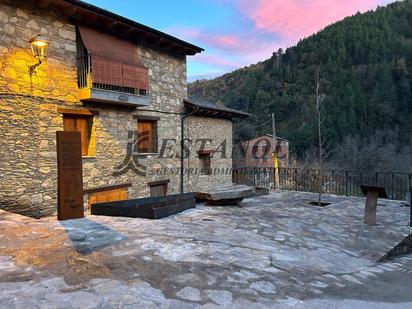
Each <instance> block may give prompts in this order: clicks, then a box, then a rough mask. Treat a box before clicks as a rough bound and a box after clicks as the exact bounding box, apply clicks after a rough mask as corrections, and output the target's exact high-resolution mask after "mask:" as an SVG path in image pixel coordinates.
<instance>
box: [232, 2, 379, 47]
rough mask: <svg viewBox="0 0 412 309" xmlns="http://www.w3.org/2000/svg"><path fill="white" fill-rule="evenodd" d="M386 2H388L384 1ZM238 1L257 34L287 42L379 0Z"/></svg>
mask: <svg viewBox="0 0 412 309" xmlns="http://www.w3.org/2000/svg"><path fill="white" fill-rule="evenodd" d="M386 2H387V1H386ZM250 3H251V2H250V1H247V0H241V1H240V4H239V8H240V10H241V11H243V12H244V13H246V14H248V15H249V17H250V19H251V20H252V21H253V23H254V25H255V29H256V30H258V31H263V32H268V33H276V34H278V35H280V36H281V37H282V38H284V39H286V40H289V41H297V40H298V39H299V38H303V37H307V36H309V35H311V34H313V33H315V32H317V31H319V30H321V29H322V28H324V27H325V26H327V25H329V24H332V23H334V22H336V21H338V20H340V19H342V18H344V17H346V16H349V15H353V14H355V13H356V12H358V11H360V12H364V11H367V10H370V9H373V8H374V7H376V6H377V5H378V4H380V3H382V1H379V0H361V1H360V0H258V1H256V2H255V4H254V5H250Z"/></svg>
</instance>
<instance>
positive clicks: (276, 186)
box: [273, 152, 280, 191]
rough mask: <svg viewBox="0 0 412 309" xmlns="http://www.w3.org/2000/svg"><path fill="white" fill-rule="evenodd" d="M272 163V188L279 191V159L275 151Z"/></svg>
mask: <svg viewBox="0 0 412 309" xmlns="http://www.w3.org/2000/svg"><path fill="white" fill-rule="evenodd" d="M273 165H274V173H273V177H274V180H273V181H274V189H275V191H279V189H280V184H279V160H278V156H277V153H276V152H273Z"/></svg>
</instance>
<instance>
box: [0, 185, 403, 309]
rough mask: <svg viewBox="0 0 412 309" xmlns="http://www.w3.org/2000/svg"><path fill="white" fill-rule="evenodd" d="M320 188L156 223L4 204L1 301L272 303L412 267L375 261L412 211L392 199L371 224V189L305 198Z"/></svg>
mask: <svg viewBox="0 0 412 309" xmlns="http://www.w3.org/2000/svg"><path fill="white" fill-rule="evenodd" d="M312 198H313V195H310V194H305V193H295V192H280V193H275V194H271V195H270V196H266V197H259V198H253V199H247V200H245V201H244V202H243V203H242V207H236V208H223V207H215V208H212V207H204V206H201V207H197V208H195V209H193V210H191V211H189V212H186V213H183V214H180V215H178V216H172V217H169V218H165V219H163V220H158V221H151V220H144V219H132V218H110V217H95V216H88V217H87V218H85V219H81V220H70V221H69V222H57V221H56V220H55V219H54V218H43V219H40V220H32V219H28V218H25V217H22V216H18V215H14V214H9V213H6V212H3V211H0V220H1V222H2V224H1V225H0V252H1V253H0V278H2V279H1V280H3V281H1V280H0V302H1V304H7V307H8V308H14V307H26V308H36V306H37V307H42V308H43V307H44V308H47V307H49V308H59V306H60V307H61V308H70V307H74V308H76V307H80V306H81V305H82V302H81V298H80V297H83V298H84V299H85V301H84V304H83V305H84V306H85V307H87V306H89V307H90V308H93V307H100V308H112V307H119V306H122V307H124V308H146V307H148V308H151V307H152V308H159V307H160V308H200V307H202V306H203V307H204V308H217V307H225V306H226V308H248V309H249V308H273V307H274V306H273V302H274V301H280V300H281V299H287V298H288V297H289V296H291V295H293V299H294V300H296V299H299V298H305V297H307V294H308V293H309V294H310V293H312V294H313V295H315V296H316V297H325V295H326V294H321V293H322V292H323V293H327V292H326V291H328V290H329V289H332V288H339V289H341V288H345V287H346V286H348V287H350V286H352V285H354V284H364V282H365V281H366V280H369V277H376V276H380V275H381V274H383V273H387V272H393V271H396V270H397V269H398V268H399V267H403V268H405V269H407V267H406V266H404V265H405V263H409V262H410V260H411V259H410V258H408V257H405V258H404V257H402V258H399V259H397V260H396V262H390V263H384V264H376V261H377V260H378V259H379V258H380V257H381V256H382V255H383V254H384V253H385V252H386V251H387V250H389V249H390V248H391V247H393V246H394V245H395V244H396V243H398V242H399V241H400V240H401V239H402V238H404V236H405V235H406V234H407V233H409V228H408V227H407V226H404V227H403V226H400V222H403V221H405V222H407V218H408V216H409V212H408V211H407V209H405V208H402V207H399V206H398V204H397V202H396V201H394V202H389V204H388V206H387V207H385V208H384V209H380V210H379V211H380V214H379V216H378V220H379V221H380V226H377V227H365V226H364V224H363V221H362V218H363V206H364V200H363V199H349V200H348V199H346V198H340V197H328V199H331V201H332V202H333V204H332V205H330V206H328V207H327V208H324V209H321V211H320V210H319V209H318V208H312V207H310V206H307V205H306V204H305V203H306V202H305V201H306V200H310V199H312ZM389 205H390V206H389ZM357 218H358V219H359V221H357ZM204 219H207V220H204ZM329 225H330V226H329ZM291 240H293V241H291ZM6 250H7V251H6ZM82 293H83V294H82ZM45 295H49V296H47V298H46V296H45ZM313 295H312V296H313ZM275 308H276V307H275ZM280 308H282V306H280Z"/></svg>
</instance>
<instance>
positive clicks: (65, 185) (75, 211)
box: [56, 131, 84, 220]
mask: <svg viewBox="0 0 412 309" xmlns="http://www.w3.org/2000/svg"><path fill="white" fill-rule="evenodd" d="M56 141H57V179H58V187H57V195H58V199H57V219H58V220H68V219H77V218H83V217H84V205H83V170H82V150H81V139H80V133H79V132H63V131H60V132H56Z"/></svg>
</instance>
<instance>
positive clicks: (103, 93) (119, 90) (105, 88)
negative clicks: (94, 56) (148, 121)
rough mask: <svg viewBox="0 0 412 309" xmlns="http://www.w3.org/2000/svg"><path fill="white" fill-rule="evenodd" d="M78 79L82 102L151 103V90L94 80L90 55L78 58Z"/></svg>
mask: <svg viewBox="0 0 412 309" xmlns="http://www.w3.org/2000/svg"><path fill="white" fill-rule="evenodd" d="M77 81H78V86H79V97H80V100H81V101H82V102H93V103H96V102H97V103H103V104H113V105H120V106H125V107H139V106H148V105H149V103H150V101H149V92H148V90H146V89H137V88H131V87H125V86H116V85H111V84H109V83H99V82H96V81H94V79H93V73H92V66H91V57H90V55H85V56H82V57H78V58H77Z"/></svg>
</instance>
